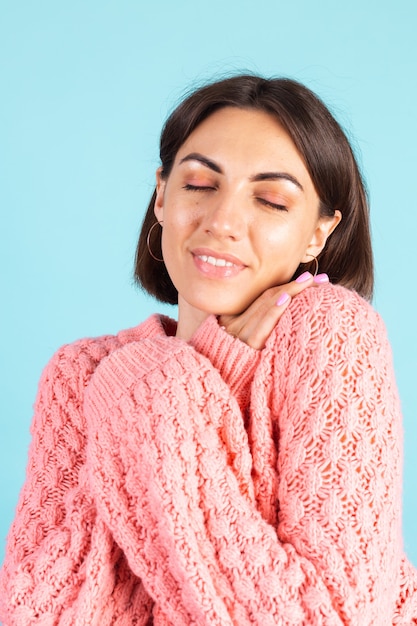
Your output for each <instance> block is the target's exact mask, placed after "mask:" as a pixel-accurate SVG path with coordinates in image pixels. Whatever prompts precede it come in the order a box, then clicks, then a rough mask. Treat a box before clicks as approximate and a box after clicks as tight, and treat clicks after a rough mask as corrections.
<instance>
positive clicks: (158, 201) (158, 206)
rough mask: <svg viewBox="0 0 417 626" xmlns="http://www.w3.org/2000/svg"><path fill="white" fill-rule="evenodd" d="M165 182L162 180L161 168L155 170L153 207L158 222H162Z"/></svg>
mask: <svg viewBox="0 0 417 626" xmlns="http://www.w3.org/2000/svg"><path fill="white" fill-rule="evenodd" d="M165 186H166V180H165V179H164V178H162V167H158V169H157V170H156V198H155V205H154V209H153V211H154V213H155V217H156V219H157V220H158V222H163V221H164V195H165Z"/></svg>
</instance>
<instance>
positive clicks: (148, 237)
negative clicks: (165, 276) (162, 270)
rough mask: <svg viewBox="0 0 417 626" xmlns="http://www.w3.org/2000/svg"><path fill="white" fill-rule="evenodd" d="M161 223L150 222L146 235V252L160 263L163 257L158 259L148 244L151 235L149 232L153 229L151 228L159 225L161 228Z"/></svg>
mask: <svg viewBox="0 0 417 626" xmlns="http://www.w3.org/2000/svg"><path fill="white" fill-rule="evenodd" d="M162 223H163V222H155V224H152V226H151V227H150V229H149V231H148V236H147V237H146V247H147V248H148V252H149V254H150V255H151V257H152V258H153V259H155V261H159V262H160V263H163V261H164V259H159V258H158V257H157V256H155V255H154V253H153V252H152V250H151V246H150V243H149V242H150V237H151V233H152V231H153V229H154V228H155V226H158V224H159V226H161V228H162Z"/></svg>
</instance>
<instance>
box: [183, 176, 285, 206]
mask: <svg viewBox="0 0 417 626" xmlns="http://www.w3.org/2000/svg"><path fill="white" fill-rule="evenodd" d="M184 189H185V190H186V191H216V187H210V186H209V185H207V186H204V185H190V184H189V183H187V184H186V185H184ZM256 200H258V202H260V203H261V204H263V205H264V206H267V207H271V209H275V210H276V211H288V209H287V207H286V206H284V205H283V204H275V203H274V202H269V201H268V200H265V199H264V198H256Z"/></svg>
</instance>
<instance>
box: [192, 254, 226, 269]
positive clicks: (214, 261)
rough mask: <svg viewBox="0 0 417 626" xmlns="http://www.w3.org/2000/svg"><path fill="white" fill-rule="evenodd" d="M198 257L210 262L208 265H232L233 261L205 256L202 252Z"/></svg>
mask: <svg viewBox="0 0 417 626" xmlns="http://www.w3.org/2000/svg"><path fill="white" fill-rule="evenodd" d="M199 258H200V259H201V260H202V261H204V263H210V265H215V266H216V267H233V263H231V262H230V261H226V260H225V259H215V258H214V256H206V255H205V254H202V255H201V256H199Z"/></svg>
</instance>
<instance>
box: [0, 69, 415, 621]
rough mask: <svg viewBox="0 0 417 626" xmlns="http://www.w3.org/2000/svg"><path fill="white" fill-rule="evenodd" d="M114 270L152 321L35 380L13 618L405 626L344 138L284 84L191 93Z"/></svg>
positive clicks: (382, 369)
mask: <svg viewBox="0 0 417 626" xmlns="http://www.w3.org/2000/svg"><path fill="white" fill-rule="evenodd" d="M156 179H157V182H156V190H155V193H154V195H153V197H152V200H151V202H150V205H149V207H148V211H147V214H146V216H145V219H144V223H143V228H142V232H141V235H140V239H139V244H138V250H137V258H136V270H135V275H136V278H137V280H138V281H139V283H140V284H141V285H142V286H143V287H144V288H145V289H146V290H147V291H148V292H149V293H151V294H153V295H154V296H156V298H157V299H159V300H161V301H163V302H170V303H176V302H178V322H174V321H173V320H170V319H168V318H165V317H160V316H154V317H151V318H150V319H148V320H147V321H145V322H144V323H142V324H140V325H139V326H137V327H136V328H133V329H129V330H124V331H121V332H120V333H119V334H118V335H117V336H105V337H100V338H98V339H86V340H81V341H79V342H77V343H75V344H73V345H69V346H64V347H63V348H62V349H60V350H59V351H58V352H57V354H56V355H55V356H54V357H53V359H52V360H51V362H50V363H49V365H48V366H47V368H46V370H45V372H44V374H43V377H42V379H41V383H40V389H39V394H38V399H37V403H36V410H35V417H34V422H33V427H32V428H33V442H32V446H31V451H30V458H29V465H28V474H27V481H26V484H25V486H24V488H23V492H22V495H21V498H20V503H19V506H18V510H17V516H16V519H15V522H14V524H13V526H12V529H11V532H10V536H9V540H8V551H7V556H6V560H5V563H4V567H3V570H2V574H1V588H0V598H1V600H0V602H1V611H0V613H1V618H2V619H3V623H4V625H5V626H12V625H29V624H42V625H53V624H59V625H64V624H65V625H70V624H76V625H87V624H99V625H100V626H106V625H110V624H117V625H122V624H123V625H125V624H126V625H128V624H129V625H131V624H143V625H148V624H155V625H158V626H161V625H168V624H172V625H175V626H183V625H184V626H185V625H191V624H196V625H222V626H223V625H234V626H244V625H246V624H259V625H262V626H269V625H280V626H284V625H285V626H286V625H306V626H307V625H309V626H316V625H319V624H320V625H328V626H330V625H332V626H333V625H345V626H347V625H349V626H359V625H361V626H362V625H363V626H370V625H375V626H384V625H387V626H388V625H390V626H391V625H392V624H401V625H403V626H405V625H407V626H411V625H412V624H417V572H416V571H415V569H414V568H413V567H412V565H411V564H410V563H409V562H408V561H407V559H406V557H405V555H404V553H403V548H402V540H401V463H402V452H401V446H402V442H401V437H402V433H401V416H400V408H399V402H398V397H397V391H396V387H395V381H394V374H393V370H392V363H391V355H390V349H389V346H388V343H387V338H386V334H385V330H384V326H383V323H382V321H381V320H380V318H379V316H378V315H377V314H376V313H375V311H374V310H373V309H372V308H371V306H370V305H369V304H368V302H367V301H366V300H369V299H370V297H371V294H372V285H373V277H372V253H371V245H370V236H369V225H368V209H367V203H366V196H365V193H364V188H363V184H362V181H361V176H360V174H359V171H358V167H357V165H356V162H355V159H354V156H353V154H352V151H351V149H350V146H349V143H348V141H347V139H346V137H345V135H344V134H343V132H342V130H341V129H340V127H339V125H338V124H337V122H336V121H335V120H334V119H333V117H332V116H331V114H330V113H329V111H328V110H327V109H326V107H325V106H324V105H323V103H322V102H321V101H320V100H319V99H318V98H317V97H316V96H315V95H314V94H312V93H311V92H310V91H309V90H308V89H306V88H305V87H303V86H302V85H300V84H298V83H296V82H294V81H291V80H285V79H284V80H282V79H277V80H275V79H274V80H266V79H263V78H260V77H257V76H236V77H234V78H230V79H227V80H223V81H220V82H217V83H214V84H211V85H208V86H206V87H204V88H202V89H199V90H198V91H196V92H195V93H193V94H191V95H190V96H189V97H188V98H187V99H186V100H185V101H184V102H183V103H182V104H180V106H179V107H178V108H177V110H176V111H174V113H173V114H172V115H171V116H170V118H169V119H168V121H167V123H166V125H165V127H164V129H163V132H162V136H161V167H160V168H159V169H158V171H157V175H156Z"/></svg>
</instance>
